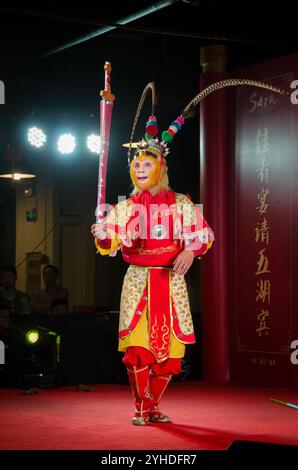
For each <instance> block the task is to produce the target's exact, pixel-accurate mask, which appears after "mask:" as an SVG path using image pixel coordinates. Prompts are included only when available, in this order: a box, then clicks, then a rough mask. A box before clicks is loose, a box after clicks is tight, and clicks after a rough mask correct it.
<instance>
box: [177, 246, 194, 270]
mask: <svg viewBox="0 0 298 470" xmlns="http://www.w3.org/2000/svg"><path fill="white" fill-rule="evenodd" d="M194 257H195V255H194V252H193V251H192V250H189V249H186V250H183V251H182V252H181V253H179V255H178V256H177V258H176V259H175V262H174V267H173V271H174V273H175V274H179V275H180V276H184V275H185V274H186V273H187V271H188V270H189V268H190V267H191V265H192V262H193V260H194Z"/></svg>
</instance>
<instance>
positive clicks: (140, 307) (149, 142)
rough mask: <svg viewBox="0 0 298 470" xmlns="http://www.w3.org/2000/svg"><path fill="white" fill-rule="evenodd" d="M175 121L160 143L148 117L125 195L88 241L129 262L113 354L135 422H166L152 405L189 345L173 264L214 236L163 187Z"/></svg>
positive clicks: (187, 204) (184, 300) (186, 202)
mask: <svg viewBox="0 0 298 470" xmlns="http://www.w3.org/2000/svg"><path fill="white" fill-rule="evenodd" d="M182 124H183V117H182V116H179V117H178V118H177V119H176V120H175V121H174V122H173V123H172V124H171V126H170V127H169V129H168V130H167V131H165V132H163V134H162V140H161V141H159V140H158V138H157V137H156V136H157V134H158V129H157V124H156V118H155V116H150V117H149V121H148V122H147V127H146V134H145V139H143V140H142V141H141V142H139V143H138V144H137V150H136V153H135V155H134V158H133V159H132V161H131V162H130V175H131V178H132V181H133V183H134V187H135V189H134V191H133V193H132V196H131V197H130V198H128V199H126V200H125V201H121V202H120V203H118V204H117V205H116V206H115V207H113V208H112V210H111V211H110V212H109V214H108V216H107V217H106V220H105V223H106V230H107V238H106V239H102V240H99V239H95V244H96V247H97V249H98V251H99V253H100V254H102V255H110V256H114V255H115V254H116V252H117V250H119V249H121V251H122V256H123V259H124V261H126V262H127V263H129V264H130V266H129V268H128V270H127V273H126V275H125V278H124V282H123V287H122V294H121V304H120V320H119V351H123V352H125V355H124V357H123V359H122V360H123V362H124V364H125V365H126V367H127V371H128V376H129V381H130V385H131V388H132V391H133V395H134V402H135V416H134V418H133V421H132V422H133V424H135V425H146V424H148V423H149V422H150V421H151V422H159V423H166V422H170V418H169V417H168V416H166V415H164V414H163V413H161V411H160V410H159V408H158V404H159V401H160V399H161V397H162V395H163V393H164V391H165V389H166V387H167V385H168V384H169V382H170V380H171V377H172V375H173V374H179V373H180V371H181V359H182V358H183V356H184V352H185V345H186V344H192V343H195V335H194V329H193V323H192V317H191V313H190V307H189V300H188V293H187V288H186V283H185V279H184V276H182V275H178V274H175V272H174V271H173V269H172V265H173V263H174V261H175V259H176V258H177V256H178V255H179V254H180V253H181V252H182V251H183V250H186V249H187V250H193V252H194V256H196V257H198V256H201V255H203V254H205V253H206V252H207V250H208V249H209V248H210V247H211V245H212V242H213V239H214V237H213V232H212V230H211V229H210V227H209V226H208V224H207V222H206V220H205V219H204V218H203V216H202V215H201V213H200V211H199V210H198V209H197V208H196V206H195V205H194V204H193V203H192V202H191V200H190V199H189V198H188V197H187V196H185V195H183V194H178V193H175V192H174V191H172V190H171V189H170V188H169V186H168V176H167V165H166V156H167V154H168V153H169V149H168V147H167V144H168V143H169V142H170V141H171V140H172V139H173V136H174V135H175V133H176V132H177V131H178V130H179V129H180V128H181V126H182ZM142 164H144V165H147V167H148V171H147V173H146V175H145V176H140V173H138V168H139V167H140V165H142ZM147 167H146V168H147ZM152 188H155V190H154V191H150V190H151V189H152Z"/></svg>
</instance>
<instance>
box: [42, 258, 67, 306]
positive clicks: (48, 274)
mask: <svg viewBox="0 0 298 470" xmlns="http://www.w3.org/2000/svg"><path fill="white" fill-rule="evenodd" d="M42 274H43V279H44V283H45V285H46V286H45V288H44V289H42V290H41V291H40V293H39V296H38V299H37V305H36V306H35V308H34V310H35V311H37V312H43V313H53V311H52V305H53V302H54V301H56V300H57V299H59V300H60V299H62V300H63V304H64V308H65V306H66V310H64V311H67V310H68V291H67V290H66V289H64V288H63V287H60V286H59V285H58V284H57V280H58V274H59V271H58V268H57V266H54V265H52V264H48V265H47V266H45V267H44V268H43V270H42Z"/></svg>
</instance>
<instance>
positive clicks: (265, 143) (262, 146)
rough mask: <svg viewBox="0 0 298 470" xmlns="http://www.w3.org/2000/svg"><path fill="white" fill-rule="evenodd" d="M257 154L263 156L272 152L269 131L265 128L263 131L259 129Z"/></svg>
mask: <svg viewBox="0 0 298 470" xmlns="http://www.w3.org/2000/svg"><path fill="white" fill-rule="evenodd" d="M256 152H257V154H262V153H266V152H270V147H269V129H268V128H267V127H264V129H263V130H261V129H258V130H257V135H256Z"/></svg>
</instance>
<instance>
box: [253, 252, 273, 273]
mask: <svg viewBox="0 0 298 470" xmlns="http://www.w3.org/2000/svg"><path fill="white" fill-rule="evenodd" d="M264 251H266V248H263V250H261V251H259V256H260V257H259V259H258V261H257V267H258V270H257V271H256V272H255V274H256V275H258V274H266V273H270V270H269V269H268V265H269V260H268V257H267V256H265V255H264Z"/></svg>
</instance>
